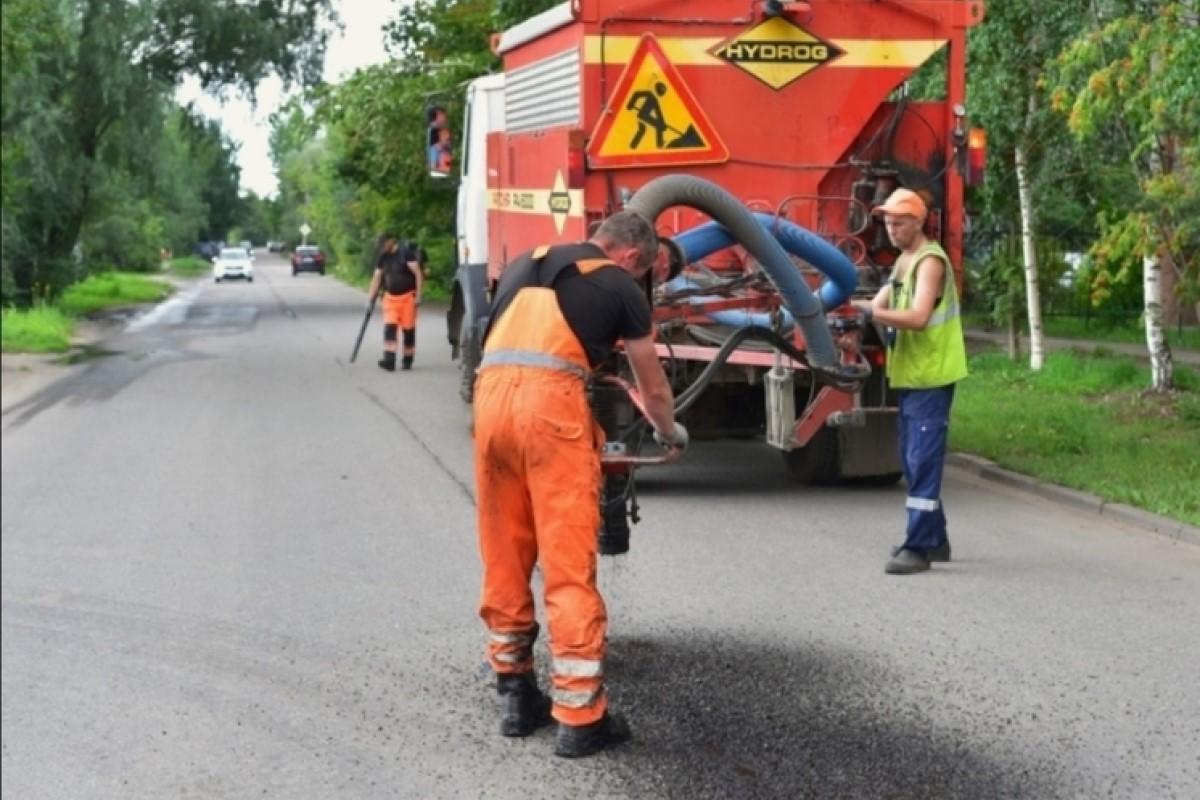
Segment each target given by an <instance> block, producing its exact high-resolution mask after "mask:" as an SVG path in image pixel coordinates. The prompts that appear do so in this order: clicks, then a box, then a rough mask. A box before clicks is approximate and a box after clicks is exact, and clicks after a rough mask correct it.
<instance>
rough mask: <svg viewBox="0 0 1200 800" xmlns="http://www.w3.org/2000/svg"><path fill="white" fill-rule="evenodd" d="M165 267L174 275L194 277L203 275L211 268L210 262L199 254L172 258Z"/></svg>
mask: <svg viewBox="0 0 1200 800" xmlns="http://www.w3.org/2000/svg"><path fill="white" fill-rule="evenodd" d="M167 269H168V270H169V271H171V272H173V273H174V274H176V275H181V276H183V277H188V278H190V277H194V276H196V275H203V274H205V273H206V272H208V271H209V270H211V269H212V263H211V262H209V261H206V260H204V259H203V258H200V256H183V257H181V258H172V259H171V260H170V262H168V264H167Z"/></svg>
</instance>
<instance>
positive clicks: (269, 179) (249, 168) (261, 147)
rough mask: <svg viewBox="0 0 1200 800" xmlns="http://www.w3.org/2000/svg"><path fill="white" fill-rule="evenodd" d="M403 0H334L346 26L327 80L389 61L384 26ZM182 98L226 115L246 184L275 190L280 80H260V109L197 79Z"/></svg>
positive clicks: (329, 57)
mask: <svg viewBox="0 0 1200 800" xmlns="http://www.w3.org/2000/svg"><path fill="white" fill-rule="evenodd" d="M401 2H403V0H334V3H333V5H334V8H336V9H337V12H338V16H340V17H341V20H342V24H343V25H344V26H345V30H344V31H342V32H340V33H338V34H336V35H335V36H333V37H331V38H330V40H329V49H328V50H327V51H326V54H325V80H326V81H329V82H330V83H333V82H336V81H338V80H340V79H341V78H342V77H343V76H345V75H349V74H350V73H351V72H353V71H354V70H355V69H356V68H358V67H365V66H368V65H370V64H378V63H380V62H383V61H386V60H387V54H386V53H385V52H384V49H383V30H382V28H383V26H384V24H385V23H387V22H388V21H389V20H390V19H391V18H392V16H393V15H394V14H395V9H396V8H397V7H398V5H399V4H400V3H401ZM178 97H179V100H180V102H184V103H186V102H188V101H193V100H194V101H196V106H197V107H198V108H199V109H200V110H201V111H202V112H203V113H205V114H207V115H208V116H210V117H213V118H215V119H219V120H221V124H222V126H223V127H224V128H225V132H226V134H227V135H228V136H229V138H231V139H232V140H233V141H235V142H238V143H240V144H241V149H240V150H239V151H238V163H239V164H240V165H241V167H242V188H243V189H246V190H250V191H253V192H256V193H257V194H259V195H273V194H275V190H276V188H277V186H276V181H275V167H274V165H273V164H272V163H271V149H270V146H269V144H268V139H269V138H270V134H271V126H270V122H269V120H270V117H271V112H273V111H274V110H275V109H276V108H278V107H279V105H280V103H282V102H283V99H284V94H283V90H282V88H281V87H280V83H279V80H278V79H276V78H268V79H267V80H265V81H263V82H262V83H261V84H260V85H259V87H258V105H257V107H256V108H255V109H251V108H250V103H249V102H248V101H246V100H244V99H242V98H240V97H231V98H229V99H227V100H226V101H225V102H224V104H222V102H221V101H220V100H217V99H215V98H212V97H209V96H207V95H204V94H202V93H201V92H200V88H199V85H198V83H197V82H196V81H194V80H188V81H186V82H185V83H184V85H183V86H182V87H181V88H180V90H179V93H178Z"/></svg>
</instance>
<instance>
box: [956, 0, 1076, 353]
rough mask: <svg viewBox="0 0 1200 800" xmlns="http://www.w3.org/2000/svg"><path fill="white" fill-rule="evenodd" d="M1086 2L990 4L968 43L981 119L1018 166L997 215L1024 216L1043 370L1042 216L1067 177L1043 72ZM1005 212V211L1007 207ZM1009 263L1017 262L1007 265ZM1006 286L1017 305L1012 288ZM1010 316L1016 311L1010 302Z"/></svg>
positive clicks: (1028, 281)
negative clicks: (1051, 187)
mask: <svg viewBox="0 0 1200 800" xmlns="http://www.w3.org/2000/svg"><path fill="white" fill-rule="evenodd" d="M1086 7H1087V2H1086V0H1060V2H1057V3H1044V2H1039V1H1038V0H1008V1H1007V2H1004V3H993V4H991V5H989V7H988V13H987V18H986V19H985V20H984V23H983V25H981V26H980V27H979V28H977V29H976V30H975V31H973V32H972V36H971V39H970V43H969V48H970V49H969V61H970V65H971V74H970V92H971V100H972V108H973V109H974V112H973V113H974V117H975V120H976V121H977V122H980V123H982V124H983V125H984V126H985V127H986V128H987V130H988V142H989V149H990V150H991V151H992V152H994V153H997V154H998V155H999V156H1000V157H1001V158H1002V159H1003V160H1004V161H1006V162H1007V163H1009V164H1011V165H1012V168H1013V176H1014V177H1015V182H1016V192H1015V195H1016V197H1015V199H1016V208H1015V209H1013V208H1012V201H1013V193H1012V192H1011V189H1008V188H1007V187H1006V191H1007V192H1008V195H1007V196H1001V195H999V194H996V193H992V194H991V197H990V199H991V201H992V210H993V213H995V212H997V211H1001V210H1002V209H1003V210H1005V212H1007V213H1006V214H1005V215H1006V216H1007V215H1012V214H1013V212H1015V216H1018V217H1019V219H1020V241H1021V245H1022V246H1021V252H1022V259H1021V260H1022V264H1023V266H1024V275H1025V299H1026V308H1027V311H1026V319H1027V320H1028V322H1029V339H1030V367H1031V368H1032V369H1034V370H1039V369H1041V368H1042V364H1043V362H1044V351H1045V346H1044V341H1043V339H1044V337H1043V332H1042V319H1041V295H1040V292H1039V288H1038V287H1039V264H1038V249H1039V248H1038V245H1037V241H1038V238H1039V230H1038V217H1039V213H1038V212H1039V208H1040V206H1041V203H1040V202H1039V201H1040V200H1041V199H1042V198H1041V195H1042V194H1043V187H1044V186H1045V185H1046V184H1047V183H1049V182H1052V181H1054V180H1055V178H1058V179H1059V180H1061V175H1059V174H1056V172H1057V169H1058V168H1059V167H1060V165H1061V164H1062V163H1063V160H1062V159H1061V158H1058V157H1056V156H1058V155H1059V154H1060V153H1061V152H1062V150H1063V149H1064V147H1063V145H1064V139H1065V137H1064V133H1065V130H1064V128H1063V125H1062V121H1061V119H1056V118H1055V116H1054V115H1053V114H1052V113H1050V110H1049V108H1048V104H1047V102H1046V99H1045V96H1044V88H1043V87H1042V85H1041V83H1040V76H1041V74H1042V71H1043V69H1044V67H1045V65H1046V64H1047V63H1049V62H1050V61H1052V60H1053V59H1054V58H1055V57H1056V56H1057V55H1058V54H1059V52H1060V51H1061V49H1062V47H1063V46H1064V44H1065V43H1066V42H1068V41H1069V40H1070V39H1071V37H1072V36H1073V35H1075V34H1076V33H1077V32H1078V31H1079V30H1080V28H1081V25H1082V23H1081V22H1080V19H1081V17H1082V16H1083V14H1084V12H1085V11H1086ZM1002 213H1003V212H1002ZM1005 263H1006V264H1008V263H1011V262H1005ZM1002 283H1004V285H1005V286H1006V287H1007V288H1006V291H1005V295H1006V299H1005V300H1006V302H1011V299H1010V298H1011V289H1012V287H1011V286H1009V285H1008V284H1007V282H1002ZM1008 311H1009V313H1010V314H1011V313H1014V312H1015V308H1013V307H1011V306H1009V307H1008Z"/></svg>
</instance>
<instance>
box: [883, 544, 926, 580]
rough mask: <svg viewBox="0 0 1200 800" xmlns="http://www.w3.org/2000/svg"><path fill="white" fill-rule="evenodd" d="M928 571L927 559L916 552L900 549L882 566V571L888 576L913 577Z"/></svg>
mask: <svg viewBox="0 0 1200 800" xmlns="http://www.w3.org/2000/svg"><path fill="white" fill-rule="evenodd" d="M927 569H929V559H928V558H926V557H925V556H924V555H922V554H921V553H918V552H917V551H916V550H909V549H908V548H907V547H905V548H901V550H900V552H899V553H897V554H896V555H894V556H892V558H891V560H890V561H888V562H887V564H886V565H885V566H884V568H883V571H884V572H886V573H887V574H888V575H913V574H915V573H918V572H924V571H925V570H927Z"/></svg>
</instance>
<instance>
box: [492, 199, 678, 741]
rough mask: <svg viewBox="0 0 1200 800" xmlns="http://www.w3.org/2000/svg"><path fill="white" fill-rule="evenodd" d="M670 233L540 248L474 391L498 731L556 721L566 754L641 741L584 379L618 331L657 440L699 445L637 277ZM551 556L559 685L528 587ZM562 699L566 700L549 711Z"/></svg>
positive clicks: (511, 296)
mask: <svg viewBox="0 0 1200 800" xmlns="http://www.w3.org/2000/svg"><path fill="white" fill-rule="evenodd" d="M657 255H658V237H657V236H656V235H655V232H654V229H653V227H652V226H651V225H650V223H648V222H647V221H646V220H645V219H643V218H642V217H640V216H638V215H637V214H634V213H631V212H619V213H617V214H614V215H613V216H611V217H609V218H608V219H607V220H606V221H605V222H604V224H602V225H601V226H600V228H599V229H598V230H597V231H596V233H595V235H594V236H593V237H592V239H590V240H589V241H587V242H584V243H582V244H577V245H562V246H556V247H539V248H538V249H536V250H534V251H533V252H532V253H527V254H525V255H523V256H521V257H520V258H518V259H517V260H516V261H515V262H513V263H512V264H510V265H509V266H508V267H507V268H506V269H505V271H504V273H503V275H502V276H501V278H500V283H499V285H498V286H497V288H496V293H495V299H494V301H493V303H492V310H491V317H490V320H491V321H490V323H489V325H488V329H487V331H486V332H485V334H484V336H485V338H484V348H483V360H482V361H481V363H480V367H479V375H478V377H477V378H476V384H475V487H476V492H477V503H478V508H479V550H480V555H481V557H482V559H483V597H482V600H481V603H480V609H479V614H480V616H481V617H482V618H483V621H484V624H485V625H486V626H487V629H488V634H489V642H488V647H487V656H488V661H489V662H490V663H491V666H492V669H493V670H495V672H496V676H497V681H496V687H497V689H498V690H499V693H500V698H501V712H500V732H501V733H502V734H503V735H505V736H527V735H529V734H530V733H532V732H533V731H534V730H535V729H536V728H538V727H539V726H541V725H542V724H544V723H546V722H549V720H550V716H551V705H552V706H553V717H554V719H556V720H557V721H558V736H557V740H556V743H555V750H554V752H555V753H556V754H558V755H560V756H565V757H568V758H576V757H579V756H586V755H591V754H592V753H595V752H597V751H599V750H602V749H604V748H605V747H608V746H610V745H614V744H618V743H620V742H622V741H625V740H626V739H628V738H629V728H628V726H627V725H626V724H625V722H624V720H622V719H621V718H620V717H619V716H616V715H612V714H610V713H609V711H608V698H607V696H606V694H605V690H604V654H605V647H606V631H607V627H608V625H607V622H608V617H607V614H606V612H605V608H604V601H603V599H601V597H600V592H599V590H598V589H597V588H596V550H597V544H596V536H597V532H598V531H599V528H600V483H601V475H600V451H601V448H602V446H603V444H604V432H603V430H602V429H601V428H600V426H599V425H598V424H597V423H596V422H595V420H593V419H592V413H591V409H590V407H589V406H588V398H587V385H586V384H587V380H588V376H589V374H590V372H591V369H592V368H593V367H594V366H595V365H596V364H598V363H600V362H601V361H603V360H604V359H605V358H606V357H607V356H608V355H609V354H610V353H611V351H612V349H613V347H614V346H615V344H616V342H617V340H618V339H622V340H624V342H625V352H626V355H627V356H628V359H629V363H630V366H631V367H632V368H633V374H634V377H635V379H636V381H637V385H638V389H639V390H640V392H641V396H642V400H643V401H644V403H645V407H646V411H647V415H648V416H649V418H650V423H651V424H652V425H653V426H654V429H655V438H656V439H657V440H658V441H659V443H660V444H663V445H665V446H670V447H679V448H682V447H686V446H687V442H688V436H687V431H686V430H685V429H684V428H683V426H682V425H679V424H678V423H677V422H675V421H674V399H673V397H672V395H671V388H670V385H669V384H668V382H667V378H666V375H665V374H664V373H663V370H662V365H661V364H660V363H659V360H658V355H657V353H656V352H655V349H654V343H653V338H652V336H651V333H652V328H651V320H650V306H649V304H648V302H647V301H646V296H645V293H644V292H643V291H642V289H641V288H639V286H638V284H637V282H636V281H637V279H640V278H641V277H643V276H644V275H645V274H646V273H647V272H648V271H649V270H650V268H651V267H652V266H653V264H654V261H655V259H656V257H657ZM535 563H540V564H541V568H542V577H543V582H544V584H545V605H546V616H547V623H548V624H549V627H550V653H551V656H552V661H551V664H550V680H551V684H552V687H551V692H550V698H547V697H546V696H545V695H543V694H542V692H541V691H540V690H539V689H538V686H537V680H536V678H535V675H534V665H533V643H534V640H535V639H536V638H537V634H538V624H537V621H536V619H535V618H534V602H533V594H532V592H531V591H530V587H529V580H530V577H531V576H532V574H533V567H534V564H535ZM551 700H553V704H551Z"/></svg>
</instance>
